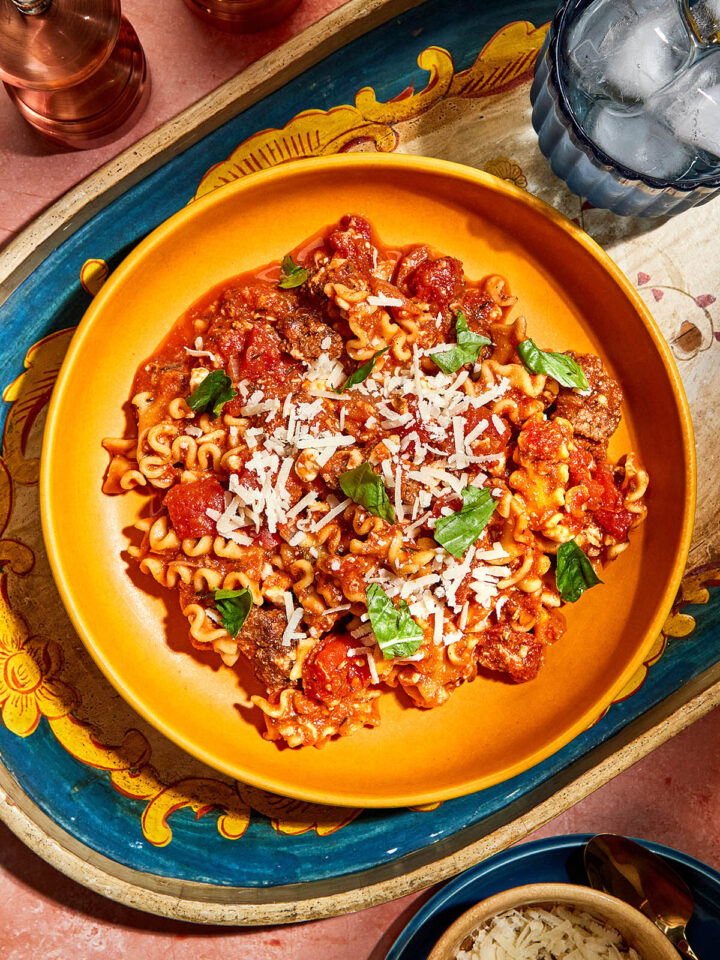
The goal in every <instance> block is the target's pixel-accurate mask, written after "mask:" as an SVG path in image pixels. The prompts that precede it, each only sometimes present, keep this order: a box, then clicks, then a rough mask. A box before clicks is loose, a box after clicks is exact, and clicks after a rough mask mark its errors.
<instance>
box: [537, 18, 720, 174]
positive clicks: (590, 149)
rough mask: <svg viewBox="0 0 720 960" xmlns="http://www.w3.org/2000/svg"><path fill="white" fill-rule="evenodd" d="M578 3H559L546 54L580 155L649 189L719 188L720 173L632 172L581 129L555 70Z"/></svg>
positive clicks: (559, 100) (551, 26)
mask: <svg viewBox="0 0 720 960" xmlns="http://www.w3.org/2000/svg"><path fill="white" fill-rule="evenodd" d="M580 2H582V0H563V3H562V4H561V5H560V7H559V9H558V11H557V13H556V14H555V17H554V18H553V21H552V23H551V25H550V32H549V38H550V39H549V45H548V52H547V56H548V62H549V74H550V80H551V81H552V83H553V85H554V87H555V89H556V91H557V94H558V99H557V103H558V107H559V109H560V112H561V113H562V115H563V117H564V119H565V121H566V123H567V124H568V125H569V128H570V131H571V132H572V134H573V136H574V138H575V139H576V140H577V141H579V142H578V143H576V146H579V147H581V148H582V149H583V150H584V152H585V153H586V154H588V155H589V158H590V159H591V160H594V161H595V162H596V163H598V164H599V165H600V166H603V167H610V168H611V169H612V170H615V171H616V172H617V173H618V174H619V175H620V176H621V177H622V178H623V179H624V180H632V181H639V182H640V183H642V184H644V185H645V186H646V187H649V188H650V189H651V190H655V191H657V190H677V191H679V192H681V193H691V192H692V191H694V190H698V189H700V188H707V189H710V190H713V189H717V188H718V187H720V174H715V175H713V176H708V177H695V178H693V179H689V180H688V179H686V180H666V179H662V178H661V177H651V176H649V175H647V174H643V173H639V172H638V171H637V170H633V169H631V168H630V167H627V166H625V164H622V163H620V162H619V161H617V160H613V158H612V157H610V156H608V154H607V153H605V152H604V151H603V150H601V149H600V147H599V146H598V145H597V144H596V143H595V142H594V141H593V140H592V139H591V138H590V137H589V136H588V135H587V133H586V132H585V131H584V130H583V128H582V126H581V124H580V123H579V122H578V120H577V118H576V117H575V112H574V110H573V108H572V106H571V104H570V100H569V98H568V95H567V92H566V90H565V84H564V82H563V80H562V78H561V76H560V71H559V70H558V53H559V49H560V47H559V44H560V42H561V40H562V39H563V37H564V33H565V31H566V29H567V25H568V20H569V19H570V14H571V11H570V7H571V6H572V7H573V11H572V12H574V11H575V9H576V8H577V6H578V4H579V3H580ZM590 2H593V0H590ZM587 5H589V4H587ZM719 162H720V161H719Z"/></svg>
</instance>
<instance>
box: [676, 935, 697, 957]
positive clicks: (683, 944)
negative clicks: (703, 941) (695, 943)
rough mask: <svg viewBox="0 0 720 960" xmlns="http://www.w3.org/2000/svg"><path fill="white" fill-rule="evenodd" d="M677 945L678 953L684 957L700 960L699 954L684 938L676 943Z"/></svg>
mask: <svg viewBox="0 0 720 960" xmlns="http://www.w3.org/2000/svg"><path fill="white" fill-rule="evenodd" d="M675 947H676V948H677V951H678V953H680V954H681V955H682V956H683V957H687V958H688V960H699V957H698V955H697V954H696V953H695V951H694V950H693V948H692V947H691V946H690V944H689V943H688V942H687V940H685V939H684V938H683V939H682V940H678V942H677V943H676V944H675Z"/></svg>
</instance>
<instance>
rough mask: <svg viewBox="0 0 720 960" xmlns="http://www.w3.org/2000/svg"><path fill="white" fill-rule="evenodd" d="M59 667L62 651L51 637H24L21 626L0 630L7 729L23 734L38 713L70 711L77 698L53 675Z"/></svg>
mask: <svg viewBox="0 0 720 960" xmlns="http://www.w3.org/2000/svg"><path fill="white" fill-rule="evenodd" d="M3 619H4V618H3ZM2 626H7V624H2ZM61 667H62V653H61V651H60V647H59V646H58V645H57V643H55V641H54V640H44V639H43V638H42V637H30V638H29V639H28V638H27V634H26V633H23V632H22V628H21V630H20V631H19V632H13V633H11V632H5V631H2V632H0V707H1V708H2V719H3V722H4V724H5V726H6V727H7V728H8V730H10V731H11V732H12V733H16V734H17V735H18V736H19V737H27V736H29V735H30V734H31V733H32V732H33V731H34V730H35V729H36V728H37V725H38V723H39V722H40V717H41V716H42V715H44V716H46V717H48V718H49V719H56V718H57V717H64V716H66V715H67V714H68V713H70V711H71V710H72V709H73V707H74V706H75V705H76V702H77V698H76V695H75V693H74V691H73V690H72V689H71V688H70V687H69V686H68V685H67V684H66V683H63V681H62V680H59V679H58V678H57V676H58V674H59V672H60V669H61Z"/></svg>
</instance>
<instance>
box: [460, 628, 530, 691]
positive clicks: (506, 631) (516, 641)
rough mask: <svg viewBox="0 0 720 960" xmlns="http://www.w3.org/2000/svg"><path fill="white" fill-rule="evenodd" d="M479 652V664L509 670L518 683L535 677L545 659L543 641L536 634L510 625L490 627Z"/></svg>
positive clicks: (491, 668)
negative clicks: (524, 631) (521, 630)
mask: <svg viewBox="0 0 720 960" xmlns="http://www.w3.org/2000/svg"><path fill="white" fill-rule="evenodd" d="M475 653H476V656H477V663H478V666H480V667H485V669H486V670H494V671H497V672H498V673H505V674H507V675H508V676H509V677H510V678H511V679H512V680H514V681H515V682H516V683H525V682H526V681H527V680H534V679H535V677H536V676H537V675H538V672H539V670H540V667H541V666H542V663H543V659H544V650H543V645H542V644H541V643H538V642H537V641H536V640H535V638H534V637H533V635H532V634H528V633H521V632H519V631H516V630H512V629H510V628H509V627H506V626H502V627H491V628H490V629H489V630H486V631H485V632H484V633H483V635H482V644H481V645H480V644H479V645H478V646H477V648H476V651H475Z"/></svg>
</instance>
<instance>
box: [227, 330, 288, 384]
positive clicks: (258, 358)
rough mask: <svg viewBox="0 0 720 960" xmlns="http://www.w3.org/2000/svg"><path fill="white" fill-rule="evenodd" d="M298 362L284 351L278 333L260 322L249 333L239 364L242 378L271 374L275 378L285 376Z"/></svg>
mask: <svg viewBox="0 0 720 960" xmlns="http://www.w3.org/2000/svg"><path fill="white" fill-rule="evenodd" d="M297 366H298V364H297V363H296V362H295V361H294V360H293V359H292V358H291V357H290V356H289V355H288V354H286V353H285V352H284V351H283V348H282V341H281V340H280V337H279V336H278V334H277V333H276V332H275V331H274V330H273V329H272V328H271V327H268V326H266V325H265V324H261V323H258V324H256V326H254V327H253V328H252V330H251V331H250V333H249V334H248V338H247V342H246V346H245V352H244V354H243V355H242V357H241V358H240V363H239V364H238V375H239V377H240V378H241V379H247V380H251V381H257V380H262V379H264V378H266V377H268V376H270V375H272V378H273V379H274V380H276V379H279V378H282V377H285V376H287V375H288V373H289V372H290V371H291V370H294V369H296V368H297Z"/></svg>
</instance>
